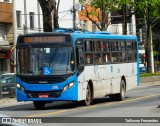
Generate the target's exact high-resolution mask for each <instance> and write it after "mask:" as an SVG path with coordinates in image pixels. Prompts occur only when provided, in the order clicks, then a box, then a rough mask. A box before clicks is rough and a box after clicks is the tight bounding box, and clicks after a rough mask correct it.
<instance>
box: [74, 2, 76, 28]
mask: <svg viewBox="0 0 160 126" xmlns="http://www.w3.org/2000/svg"><path fill="white" fill-rule="evenodd" d="M73 29H74V30H75V29H76V9H75V0H73Z"/></svg>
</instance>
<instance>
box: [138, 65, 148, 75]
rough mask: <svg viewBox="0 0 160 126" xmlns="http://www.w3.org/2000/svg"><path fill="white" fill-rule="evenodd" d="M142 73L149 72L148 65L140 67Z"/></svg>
mask: <svg viewBox="0 0 160 126" xmlns="http://www.w3.org/2000/svg"><path fill="white" fill-rule="evenodd" d="M142 73H147V67H146V66H144V67H140V74H142Z"/></svg>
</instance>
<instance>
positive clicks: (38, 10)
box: [37, 0, 41, 32]
mask: <svg viewBox="0 0 160 126" xmlns="http://www.w3.org/2000/svg"><path fill="white" fill-rule="evenodd" d="M37 12H38V31H39V32H41V23H40V5H39V1H38V0H37Z"/></svg>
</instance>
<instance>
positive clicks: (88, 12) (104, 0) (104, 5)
mask: <svg viewBox="0 0 160 126" xmlns="http://www.w3.org/2000/svg"><path fill="white" fill-rule="evenodd" d="M81 1H82V0H81ZM81 3H82V2H81ZM116 6H118V3H117V0H92V1H91V2H89V3H87V4H86V5H85V6H84V10H83V14H85V16H86V17H87V18H88V19H89V20H90V21H92V23H94V24H95V25H96V26H97V27H98V28H99V29H100V30H101V31H104V30H107V28H108V26H109V24H110V21H108V14H109V12H110V11H111V10H114V9H115V7H116ZM89 7H92V8H91V9H88V8H89ZM99 10H100V11H99ZM93 17H94V18H93ZM95 18H96V20H95ZM99 22H100V25H99Z"/></svg>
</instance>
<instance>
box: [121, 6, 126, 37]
mask: <svg viewBox="0 0 160 126" xmlns="http://www.w3.org/2000/svg"><path fill="white" fill-rule="evenodd" d="M122 8H123V15H122V18H123V24H122V29H123V35H127V5H126V4H124V5H123V7H122Z"/></svg>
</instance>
